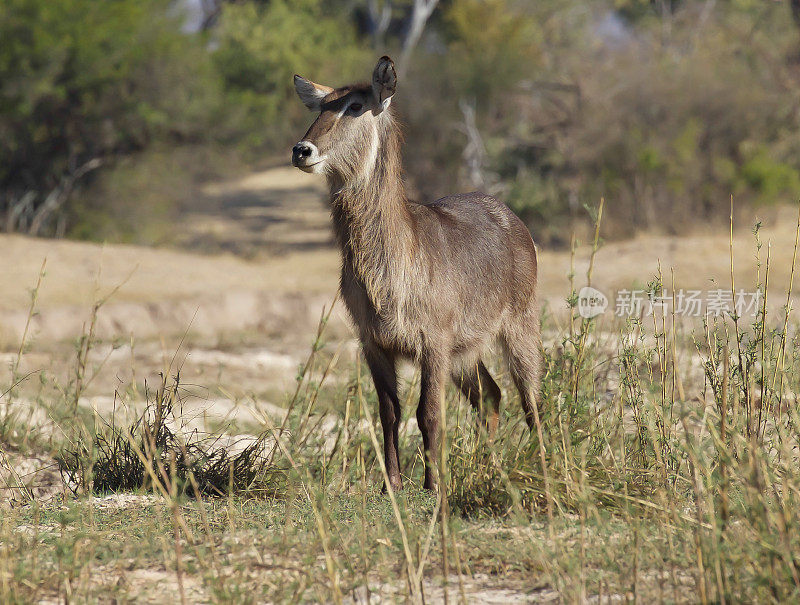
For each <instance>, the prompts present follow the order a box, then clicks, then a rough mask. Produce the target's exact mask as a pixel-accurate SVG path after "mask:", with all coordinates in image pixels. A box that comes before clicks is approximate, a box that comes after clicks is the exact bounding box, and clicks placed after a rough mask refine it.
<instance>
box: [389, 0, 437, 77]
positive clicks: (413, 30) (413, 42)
mask: <svg viewBox="0 0 800 605" xmlns="http://www.w3.org/2000/svg"><path fill="white" fill-rule="evenodd" d="M437 4H439V0H414V6H413V7H412V8H411V16H410V18H409V25H408V30H407V32H406V37H405V39H404V40H403V49H402V50H401V52H400V60H399V61H398V64H397V71H398V72H399V73H400V75H403V74H405V72H406V69H407V68H408V61H409V59H410V58H411V53H412V52H413V51H414V48H416V46H417V42H419V39H420V37H422V32H423V31H424V30H425V25H426V24H427V23H428V19H429V18H430V16H431V15H432V14H433V11H434V9H435V8H436V5H437Z"/></svg>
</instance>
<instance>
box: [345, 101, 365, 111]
mask: <svg viewBox="0 0 800 605" xmlns="http://www.w3.org/2000/svg"><path fill="white" fill-rule="evenodd" d="M362 107H363V105H362V104H361V103H350V107H348V108H347V109H348V110H349V111H352V112H353V113H358V112H359V111H361V108H362Z"/></svg>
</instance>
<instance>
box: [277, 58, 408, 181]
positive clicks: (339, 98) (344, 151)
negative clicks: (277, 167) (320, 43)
mask: <svg viewBox="0 0 800 605" xmlns="http://www.w3.org/2000/svg"><path fill="white" fill-rule="evenodd" d="M396 85H397V75H396V73H395V69H394V63H393V62H392V60H391V59H390V58H389V57H381V58H380V59H379V60H378V64H377V65H376V66H375V70H374V71H373V73H372V82H371V83H368V84H352V85H350V86H343V87H341V88H336V89H334V88H330V87H329V86H323V85H321V84H316V83H314V82H312V81H310V80H306V79H305V78H301V77H300V76H297V75H296V76H295V77H294V87H295V89H296V90H297V94H298V96H299V97H300V100H301V101H303V103H304V104H305V106H306V107H308V108H309V109H310V110H311V111H316V112H319V115H318V116H317V119H316V120H315V121H314V123H313V124H312V125H311V128H309V129H308V132H306V134H305V136H304V137H303V139H302V140H301V141H300V142H299V143H297V144H296V145H295V146H294V147H293V148H292V164H293V165H294V166H296V167H297V168H299V169H300V170H303V171H305V172H314V173H318V174H322V173H326V174H338V175H339V176H340V177H341V178H344V179H345V180H347V179H349V178H352V177H354V176H356V175H358V174H362V173H363V172H364V171H365V170H367V169H369V167H371V166H372V165H374V164H375V160H376V156H377V153H378V146H379V144H380V134H379V133H380V132H382V130H383V127H384V124H385V120H384V118H385V117H386V115H387V114H388V109H389V104H390V103H391V101H392V95H393V94H394V92H395V87H396Z"/></svg>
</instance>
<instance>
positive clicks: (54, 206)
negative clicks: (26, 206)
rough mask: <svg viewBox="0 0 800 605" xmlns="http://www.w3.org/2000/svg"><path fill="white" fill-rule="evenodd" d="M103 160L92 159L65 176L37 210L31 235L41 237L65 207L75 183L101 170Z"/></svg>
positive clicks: (29, 230) (32, 221)
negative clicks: (40, 232) (52, 219)
mask: <svg viewBox="0 0 800 605" xmlns="http://www.w3.org/2000/svg"><path fill="white" fill-rule="evenodd" d="M102 165H103V160H101V159H100V158H92V159H91V160H89V161H88V162H86V163H84V164H82V165H81V166H79V167H78V168H77V169H76V170H75V171H74V172H72V173H70V174H67V175H65V176H64V177H63V178H62V179H61V182H60V183H59V184H58V186H57V187H56V188H55V189H53V190H52V191H51V192H50V193H48V194H47V197H46V198H45V200H44V203H43V204H42V205H41V206H39V207H38V208H37V209H36V212H35V213H34V215H33V219H32V220H31V226H30V228H29V229H28V233H29V234H30V235H39V231H41V229H42V227H43V226H44V224H45V222H46V221H47V219H49V218H50V216H51V215H52V214H53V213H54V212H56V211H58V210H59V209H60V208H61V206H63V205H64V202H66V201H67V200H68V199H69V196H70V195H71V194H72V190H73V189H74V188H75V183H76V182H78V180H80V179H81V178H82V177H83V176H85V175H86V174H88V173H89V172H91V171H93V170H96V169H98V168H100V166H102Z"/></svg>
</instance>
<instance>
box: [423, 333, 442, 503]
mask: <svg viewBox="0 0 800 605" xmlns="http://www.w3.org/2000/svg"><path fill="white" fill-rule="evenodd" d="M449 367H450V366H449V359H448V357H447V355H445V354H444V352H443V348H440V349H438V350H428V351H426V352H425V353H424V354H423V355H422V359H421V363H420V370H421V374H422V377H421V387H420V398H419V407H418V408H417V422H418V423H419V428H420V431H421V432H422V445H423V448H424V454H425V483H424V485H423V486H424V487H425V489H432V490H435V489H436V488H437V486H438V484H439V477H438V472H437V469H438V468H440V465H439V464H438V463H439V462H441V459H440V455H441V449H440V448H441V443H442V441H441V439H442V435H441V431H442V428H443V427H441V426H440V414H441V410H442V406H443V405H444V385H445V379H446V377H447V374H448V371H449Z"/></svg>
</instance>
